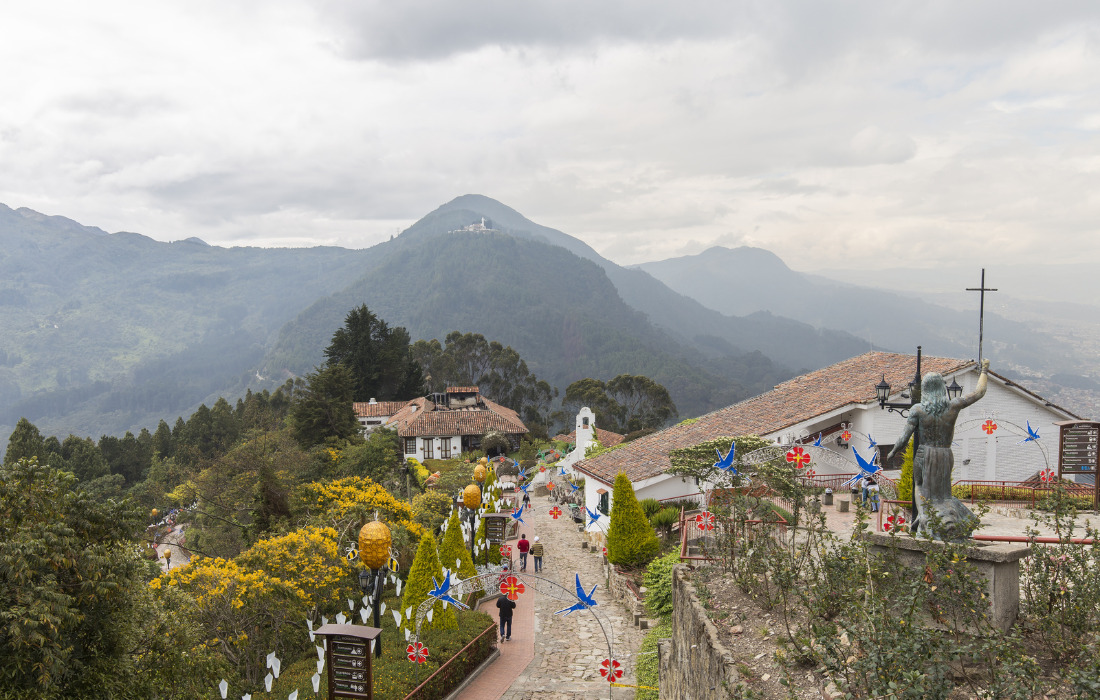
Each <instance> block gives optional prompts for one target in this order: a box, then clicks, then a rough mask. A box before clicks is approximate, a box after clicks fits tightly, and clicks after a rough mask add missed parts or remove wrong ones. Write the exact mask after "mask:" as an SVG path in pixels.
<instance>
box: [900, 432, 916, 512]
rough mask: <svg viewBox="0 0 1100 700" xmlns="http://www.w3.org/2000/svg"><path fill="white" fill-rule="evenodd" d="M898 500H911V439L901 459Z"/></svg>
mask: <svg viewBox="0 0 1100 700" xmlns="http://www.w3.org/2000/svg"><path fill="white" fill-rule="evenodd" d="M898 500H899V501H904V502H907V503H908V502H911V501H912V500H913V439H912V438H910V439H909V444H908V445H907V446H906V448H905V453H904V454H903V455H902V460H901V476H900V477H899V478H898Z"/></svg>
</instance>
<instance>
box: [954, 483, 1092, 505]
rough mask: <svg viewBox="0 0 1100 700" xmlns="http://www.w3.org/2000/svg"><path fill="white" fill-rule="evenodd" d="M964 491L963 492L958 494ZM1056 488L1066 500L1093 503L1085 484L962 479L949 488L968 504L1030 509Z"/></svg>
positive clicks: (1088, 486) (1089, 490) (1090, 489)
mask: <svg viewBox="0 0 1100 700" xmlns="http://www.w3.org/2000/svg"><path fill="white" fill-rule="evenodd" d="M964 489H965V493H961V492H962V491H963V490H964ZM1058 489H1061V490H1062V491H1064V492H1065V493H1066V494H1067V495H1068V496H1069V497H1070V498H1072V499H1074V500H1075V501H1076V500H1081V501H1082V502H1083V503H1087V502H1091V501H1092V500H1093V487H1092V486H1091V485H1087V484H1071V483H1067V482H1064V481H1063V482H1061V483H1060V484H1051V485H1036V484H1035V483H1034V482H1027V481H974V480H970V479H963V480H960V481H956V482H954V483H953V484H952V485H951V491H952V493H953V494H955V497H956V498H958V499H959V500H962V501H969V502H970V503H971V504H974V503H977V502H978V501H988V502H990V503H995V504H996V505H998V506H1003V507H1005V508H1034V507H1035V504H1036V503H1039V502H1040V501H1042V500H1043V499H1044V498H1048V497H1049V496H1051V495H1052V494H1054V493H1055V492H1056V491H1057V490H1058Z"/></svg>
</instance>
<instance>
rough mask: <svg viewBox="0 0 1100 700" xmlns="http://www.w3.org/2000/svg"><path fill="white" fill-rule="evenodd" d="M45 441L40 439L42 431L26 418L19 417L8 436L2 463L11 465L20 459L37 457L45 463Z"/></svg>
mask: <svg viewBox="0 0 1100 700" xmlns="http://www.w3.org/2000/svg"><path fill="white" fill-rule="evenodd" d="M45 447H46V441H45V440H43V439H42V433H40V432H38V428H37V427H35V425H34V423H31V422H30V421H29V420H27V419H26V418H20V419H19V422H18V423H16V424H15V430H14V431H12V434H11V437H9V438H8V450H7V452H5V453H4V465H5V466H12V465H14V464H15V463H16V462H18V461H19V460H21V459H30V458H31V457H37V458H39V461H40V462H43V463H45V461H46V454H45Z"/></svg>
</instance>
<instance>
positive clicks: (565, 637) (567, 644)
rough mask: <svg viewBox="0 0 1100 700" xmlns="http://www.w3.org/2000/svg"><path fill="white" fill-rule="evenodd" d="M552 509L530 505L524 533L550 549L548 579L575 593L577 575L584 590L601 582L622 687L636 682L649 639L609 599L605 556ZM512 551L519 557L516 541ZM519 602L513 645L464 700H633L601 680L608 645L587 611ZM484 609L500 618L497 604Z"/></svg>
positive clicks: (629, 692) (545, 600) (548, 602)
mask: <svg viewBox="0 0 1100 700" xmlns="http://www.w3.org/2000/svg"><path fill="white" fill-rule="evenodd" d="M551 506H552V504H551V503H550V502H549V501H548V499H546V498H544V497H539V498H535V499H533V500H532V508H531V509H530V510H528V511H527V512H525V513H524V516H523V519H524V520H525V521H526V527H524V526H521V530H520V531H521V532H524V533H526V534H527V539H529V540H532V541H533V540H534V537H535V535H539V536H541V538H542V542H543V543H544V544H545V545H546V558H545V559H544V560H543V564H544V566H543V571H542V575H543V576H545V577H546V578H550V579H553V580H555V581H557V582H558V583H560V584H561V585H563V586H565V587H566V588H568V589H570V590H573V589H574V588H575V582H574V575H575V574H580V577H581V584H582V585H583V586H584V587H585V590H591V589H592V586H594V585H597V584H599V588H597V589H596V594H595V599H596V602H597V603H598V604H599V607H598V609H599V610H600V611H601V612H603V613H604V615H605V616H606V617H607V618H610V620H611V624H612V626H613V628H614V640H613V641H614V644H615V657H616V659H618V660H619V662H620V663H622V665H623V667H624V668H625V670H626V673H625V674H624V675H623V677H622V678H621V679H620V682H622V683H628V684H633V683H635V680H634V661H635V658H634V657H635V654H636V653H637V650H638V648H639V646H640V645H641V640H642V637H643V636H644V634H645V633H644V632H642V631H640V630H638V629H637V628H636V627H634V625H633V620H632V618H631V617H630V615H629V613H628V611H626V610H625V609H624V608H623V607H622V606H621V605H620V604H618V603H617V602H614V601H612V600H611V598H610V596H609V595H608V594H607V590H606V581H605V578H604V570H603V563H602V562H603V559H602V557H600V556H598V555H596V554H593V553H591V552H589V551H587V550H582V549H581V543H582V542H583V541H584V535H582V534H581V533H580V532H578V531H577V525H576V524H575V523H574V522H573V521H572V520H569V519H568V515H564V516H563V517H562V518H559V519H558V520H554V519H552V518H551V517H550V515H549V514H548V513H549V510H550V508H551ZM563 510H565V509H563ZM567 512H568V511H567ZM512 545H513V551H514V550H515V542H513V543H512ZM517 565H518V556H517ZM534 572H535V565H534V560H533V559H532V558H528V563H527V573H531V574H533V573H534ZM518 602H519V606H518V607H517V609H516V611H515V617H514V619H513V621H512V641H510V642H505V643H504V644H502V645H500V650H501V656H500V657H499V658H498V659H497V660H496V661H495V662H493V664H492V665H491V666H490V667H489V668H488V669H486V670H485V672H483V673H482V674H481V676H479V677H478V678H477V679H475V680H474V681H473V682H472V683H471V684H470V685H469V686H467V687H466V689H465V690H464V691H463V693H462V694H461V695H460V696H459V697H460V698H461V700H496V698H503V699H504V700H598V699H601V698H603V699H606V698H609V697H614V698H615V700H620V699H625V698H632V697H634V691H633V689H631V688H614V689H611V688H609V684H608V682H607V681H606V680H604V678H603V677H602V676H600V673H599V665H600V662H601V661H603V660H604V659H605V658H607V643H606V641H605V639H604V635H603V632H602V631H601V629H600V626H599V625H598V624H597V623H596V621H595V620H594V619H593V617H592V614H591V613H590V612H587V611H584V612H574V613H571V614H570V615H569V616H567V617H563V616H561V615H555V614H554V613H555V612H556V611H557V610H560V609H562V608H563V607H566V604H564V603H562V602H561V601H559V600H554V599H553V598H549V597H547V596H541V595H538V594H537V593H533V592H528V593H525V594H524V595H522V596H520V599H519V601H518ZM484 609H485V610H486V612H489V613H490V614H491V615H493V617H494V618H495V617H496V607H495V606H494V605H493V604H490V605H489V606H487V607H486V608H484ZM609 691H613V692H614V695H611V693H610V692H609Z"/></svg>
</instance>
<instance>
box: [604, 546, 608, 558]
mask: <svg viewBox="0 0 1100 700" xmlns="http://www.w3.org/2000/svg"><path fill="white" fill-rule="evenodd" d="M603 555H604V556H605V557H606V556H607V547H604V548H603Z"/></svg>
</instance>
